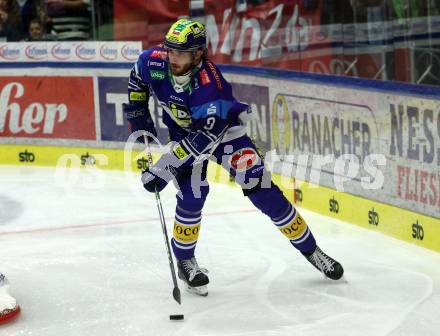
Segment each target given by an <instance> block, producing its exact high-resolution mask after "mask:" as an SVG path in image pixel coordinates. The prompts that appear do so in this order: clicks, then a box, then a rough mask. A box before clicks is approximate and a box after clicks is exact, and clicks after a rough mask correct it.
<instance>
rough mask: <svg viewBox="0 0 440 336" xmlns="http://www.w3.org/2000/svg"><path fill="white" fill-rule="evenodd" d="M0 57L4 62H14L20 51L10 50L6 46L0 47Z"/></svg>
mask: <svg viewBox="0 0 440 336" xmlns="http://www.w3.org/2000/svg"><path fill="white" fill-rule="evenodd" d="M0 57H1V58H3V59H5V60H10V61H12V60H16V59H18V58H19V57H20V49H17V48H11V47H9V46H8V45H7V44H4V45H2V46H0Z"/></svg>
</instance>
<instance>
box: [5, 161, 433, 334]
mask: <svg viewBox="0 0 440 336" xmlns="http://www.w3.org/2000/svg"><path fill="white" fill-rule="evenodd" d="M174 192H175V190H173V188H172V187H168V188H166V189H165V190H164V191H163V192H162V200H163V206H164V210H165V216H166V222H167V226H168V232H169V234H171V230H172V222H173V212H174V206H175V198H174ZM301 212H302V214H303V217H304V218H305V219H306V220H307V221H308V223H309V226H310V227H311V229H312V230H313V232H314V234H315V237H316V238H317V241H318V244H319V245H320V246H321V247H322V249H323V250H324V251H326V252H327V253H328V254H330V255H332V256H334V257H335V258H337V259H339V260H340V261H341V263H342V264H343V265H344V267H345V271H346V276H345V278H346V282H342V281H338V282H334V281H331V280H326V279H323V277H322V275H321V274H320V273H319V272H317V271H316V270H315V269H314V268H313V267H312V266H311V265H310V264H308V262H307V261H306V260H305V259H304V258H303V257H302V256H301V255H300V254H299V253H298V252H297V251H296V250H295V249H294V248H293V247H292V246H291V245H290V244H289V243H288V242H287V240H286V239H285V238H284V237H283V236H282V235H281V234H280V233H279V231H278V230H277V229H275V227H274V226H273V225H272V224H271V222H270V221H269V219H267V218H265V217H264V216H263V215H262V214H260V213H259V212H258V211H256V210H255V209H254V208H253V207H252V205H251V203H250V202H249V201H248V200H247V199H245V198H244V197H243V196H242V193H241V191H240V190H239V189H235V188H229V187H226V186H223V185H218V184H211V192H210V195H209V196H208V201H207V204H206V207H205V209H204V219H203V223H202V231H201V233H200V237H199V244H198V247H197V250H196V254H197V257H198V260H199V263H200V264H201V266H204V267H206V268H208V269H209V271H210V273H209V276H210V280H211V283H210V285H209V295H208V296H207V297H196V296H192V295H191V294H189V293H187V292H185V291H184V290H183V289H182V306H181V307H179V306H178V305H177V304H176V303H175V302H174V301H173V299H172V295H171V292H172V284H171V276H170V270H169V266H168V261H167V256H166V252H165V245H164V241H163V236H162V232H161V227H160V223H159V220H158V215H157V210H156V203H155V199H154V196H153V195H151V194H148V193H147V192H145V191H144V190H143V189H142V186H141V185H140V182H139V178H138V176H137V175H135V174H131V173H130V174H126V173H123V172H105V173H104V172H98V173H97V171H89V170H79V171H77V170H70V171H64V170H58V171H56V170H55V169H52V168H36V167H35V168H29V167H27V168H26V167H13V166H9V167H5V166H4V167H0V248H1V261H0V270H1V271H2V272H3V273H5V274H6V275H7V277H8V278H9V280H10V282H11V291H12V293H13V294H14V295H15V296H16V298H17V300H18V301H19V303H20V305H21V307H22V314H21V316H20V317H19V319H18V320H16V321H15V322H14V323H12V324H10V325H5V326H1V327H0V335H1V336H18V335H20V336H22V335H33V336H70V335H81V336H82V335H87V336H88V335H93V336H95V335H96V336H103V335H105V336H123V335H129V336H137V335H143V336H145V335H151V336H153V335H154V336H156V335H160V336H162V335H185V336H186V335H203V336H204V335H208V336H210V335H228V336H237V335H243V336H257V335H258V336H263V335H264V336H279V335H313V336H318V335H344V336H346V335H362V336H367V335H374V336H376V335H439V334H440V254H437V253H435V252H432V251H429V250H425V249H422V248H419V247H416V246H414V245H411V244H408V243H404V242H401V241H398V240H395V239H393V238H390V237H387V236H385V235H382V234H380V233H376V232H373V231H369V230H365V229H362V228H359V227H357V226H354V225H350V224H347V223H343V222H340V221H337V220H334V219H329V218H326V217H324V216H321V215H317V214H314V213H312V212H310V211H306V210H301ZM181 288H182V286H181ZM177 313H183V314H185V320H184V321H180V322H176V321H170V320H169V315H170V314H177Z"/></svg>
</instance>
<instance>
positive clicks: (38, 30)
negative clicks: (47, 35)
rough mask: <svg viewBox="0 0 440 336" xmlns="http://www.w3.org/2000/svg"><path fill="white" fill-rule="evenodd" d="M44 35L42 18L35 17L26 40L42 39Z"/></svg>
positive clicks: (30, 24)
mask: <svg viewBox="0 0 440 336" xmlns="http://www.w3.org/2000/svg"><path fill="white" fill-rule="evenodd" d="M43 36H44V28H43V24H42V23H41V21H40V20H37V19H34V20H32V21H31V22H30V23H29V29H28V38H27V39H26V41H29V42H32V41H41V40H43Z"/></svg>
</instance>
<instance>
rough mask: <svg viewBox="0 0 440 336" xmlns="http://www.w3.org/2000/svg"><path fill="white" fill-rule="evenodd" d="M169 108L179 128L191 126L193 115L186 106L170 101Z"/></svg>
mask: <svg viewBox="0 0 440 336" xmlns="http://www.w3.org/2000/svg"><path fill="white" fill-rule="evenodd" d="M168 107H169V108H170V111H171V113H172V114H173V117H174V120H175V121H176V123H177V124H178V125H179V126H181V127H187V126H189V124H191V114H190V113H189V112H188V109H187V108H186V106H184V105H181V104H177V103H175V102H172V101H169V102H168Z"/></svg>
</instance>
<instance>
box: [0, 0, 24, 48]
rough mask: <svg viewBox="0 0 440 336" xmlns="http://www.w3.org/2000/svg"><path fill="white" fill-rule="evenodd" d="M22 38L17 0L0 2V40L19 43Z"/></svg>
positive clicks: (1, 0)
mask: <svg viewBox="0 0 440 336" xmlns="http://www.w3.org/2000/svg"><path fill="white" fill-rule="evenodd" d="M22 37H23V34H22V26H21V18H20V6H19V5H18V2H17V0H0V39H3V40H6V41H8V42H14V41H20V40H21V39H22Z"/></svg>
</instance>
